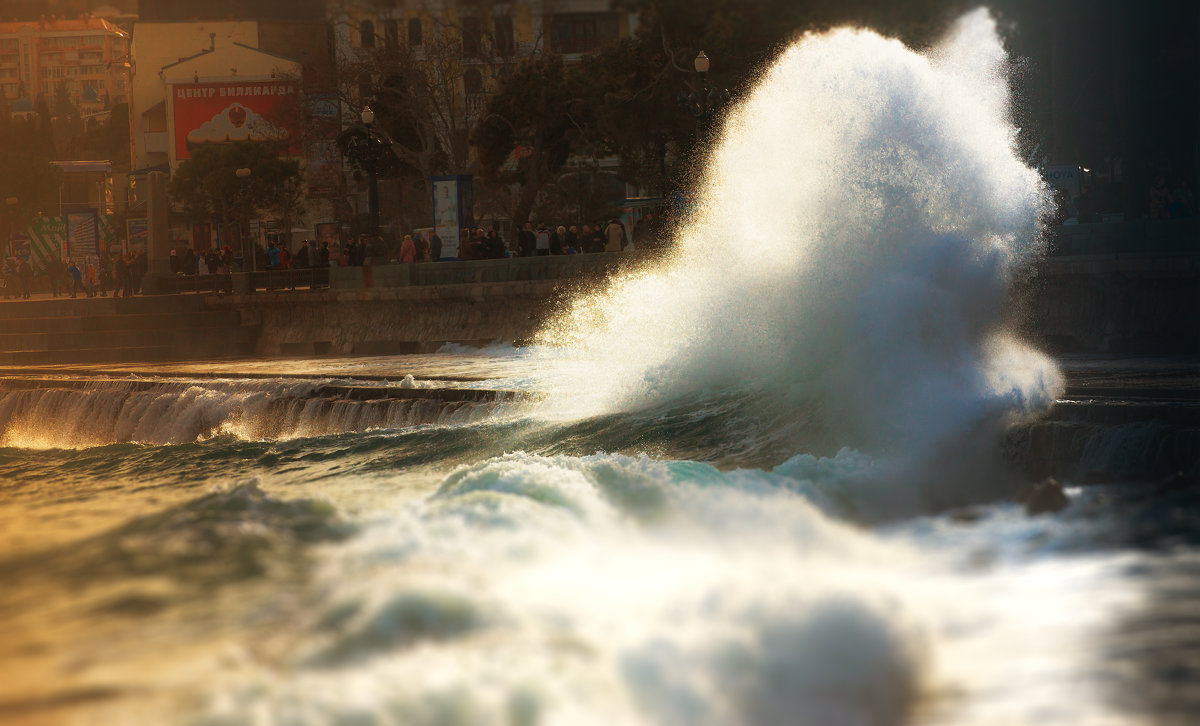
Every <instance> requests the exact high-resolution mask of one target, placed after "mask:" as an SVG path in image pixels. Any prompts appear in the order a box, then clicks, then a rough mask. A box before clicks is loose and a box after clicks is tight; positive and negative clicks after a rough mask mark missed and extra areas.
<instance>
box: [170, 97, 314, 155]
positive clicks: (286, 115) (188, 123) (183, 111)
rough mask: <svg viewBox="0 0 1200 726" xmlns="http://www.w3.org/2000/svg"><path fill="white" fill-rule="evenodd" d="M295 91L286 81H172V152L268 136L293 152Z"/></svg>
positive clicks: (297, 127)
mask: <svg viewBox="0 0 1200 726" xmlns="http://www.w3.org/2000/svg"><path fill="white" fill-rule="evenodd" d="M299 102H300V94H299V92H298V91H297V89H296V86H295V84H293V83H288V82H285V81H261V82H257V83H188V84H179V85H175V86H173V87H172V90H171V103H172V117H173V121H174V131H175V158H176V159H190V158H191V156H192V153H191V152H192V150H193V149H196V148H198V147H201V146H204V145H206V144H226V143H229V142H232V141H270V142H277V143H281V144H286V145H287V149H288V153H289V154H290V155H295V154H297V153H298V143H297V140H298V139H299V138H300V133H299V130H300V117H301V115H302V114H301V113H300V109H299Z"/></svg>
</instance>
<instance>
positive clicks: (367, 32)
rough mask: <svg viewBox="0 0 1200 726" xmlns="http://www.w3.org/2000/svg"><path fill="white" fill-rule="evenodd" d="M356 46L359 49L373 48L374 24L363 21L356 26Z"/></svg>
mask: <svg viewBox="0 0 1200 726" xmlns="http://www.w3.org/2000/svg"><path fill="white" fill-rule="evenodd" d="M358 46H359V47H360V48H374V47H375V23H372V22H371V21H370V20H364V21H362V23H361V24H360V25H359V26H358Z"/></svg>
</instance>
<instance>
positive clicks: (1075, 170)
mask: <svg viewBox="0 0 1200 726" xmlns="http://www.w3.org/2000/svg"><path fill="white" fill-rule="evenodd" d="M1042 176H1043V178H1045V180H1046V183H1047V184H1049V185H1050V186H1052V187H1054V188H1055V189H1061V190H1063V191H1064V192H1066V193H1067V198H1068V199H1074V198H1075V197H1077V196H1079V177H1080V174H1079V167H1078V166H1065V165H1064V166H1048V167H1046V170H1045V171H1044V172H1043V173H1042Z"/></svg>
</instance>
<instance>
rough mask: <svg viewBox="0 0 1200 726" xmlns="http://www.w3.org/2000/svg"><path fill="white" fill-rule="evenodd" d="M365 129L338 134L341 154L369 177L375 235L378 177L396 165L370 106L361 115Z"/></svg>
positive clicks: (390, 146) (359, 128)
mask: <svg viewBox="0 0 1200 726" xmlns="http://www.w3.org/2000/svg"><path fill="white" fill-rule="evenodd" d="M359 120H360V121H362V126H352V127H350V128H348V129H346V130H345V131H343V132H342V133H341V134H339V135H338V145H339V146H340V147H341V150H342V153H343V154H345V155H346V156H347V157H348V158H349V159H350V161H352V162H353V163H354V165H355V166H357V167H358V168H359V169H361V170H362V171H363V173H365V174H366V175H367V213H368V215H369V216H370V220H371V231H372V233H378V231H379V175H380V174H381V173H384V172H387V171H388V169H389V167H391V166H392V164H393V163H394V162H395V155H394V154H393V153H392V145H391V142H390V141H389V140H388V138H387V137H386V136H385V135H384V134H382V133H380V132H379V131H377V130H376V129H375V112H374V111H373V110H372V109H371V106H370V105H369V104H368V105H366V106H363V109H362V113H360V114H359Z"/></svg>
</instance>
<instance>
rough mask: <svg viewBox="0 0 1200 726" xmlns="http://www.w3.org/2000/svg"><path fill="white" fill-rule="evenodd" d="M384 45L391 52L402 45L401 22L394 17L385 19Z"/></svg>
mask: <svg viewBox="0 0 1200 726" xmlns="http://www.w3.org/2000/svg"><path fill="white" fill-rule="evenodd" d="M383 45H384V47H385V48H387V49H388V50H389V51H391V52H395V51H396V50H397V49H398V48H399V47H400V22H399V21H398V20H395V19H394V18H389V19H387V20H385V21H383Z"/></svg>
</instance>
